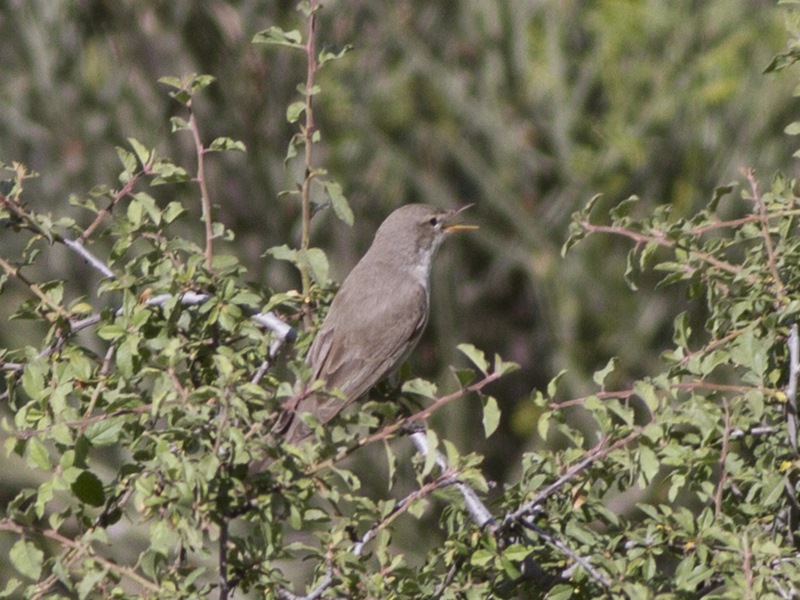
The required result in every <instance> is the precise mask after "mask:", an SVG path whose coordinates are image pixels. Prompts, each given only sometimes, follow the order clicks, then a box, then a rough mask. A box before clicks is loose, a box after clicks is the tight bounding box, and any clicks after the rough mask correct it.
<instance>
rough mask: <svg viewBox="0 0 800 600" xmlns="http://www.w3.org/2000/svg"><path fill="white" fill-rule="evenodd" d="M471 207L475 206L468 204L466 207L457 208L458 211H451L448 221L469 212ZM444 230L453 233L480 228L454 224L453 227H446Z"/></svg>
mask: <svg viewBox="0 0 800 600" xmlns="http://www.w3.org/2000/svg"><path fill="white" fill-rule="evenodd" d="M470 206H474V204H467V205H466V206H462V207H461V208H457V209H455V210H453V211H451V213H450V214H449V215H447V219H448V220H450V219H452V218H454V217H456V216H458V215H459V214H461V213H462V212H464V211H465V210H467V209H468V208H469V207H470ZM442 229H443V230H444V231H447V232H448V233H449V232H451V231H470V230H472V229H478V226H477V225H466V224H463V223H453V224H452V225H445V226H444V227H442Z"/></svg>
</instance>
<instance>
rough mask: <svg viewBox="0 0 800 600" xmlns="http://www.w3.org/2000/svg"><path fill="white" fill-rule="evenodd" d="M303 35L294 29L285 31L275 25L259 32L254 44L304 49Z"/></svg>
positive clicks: (254, 37) (254, 38)
mask: <svg viewBox="0 0 800 600" xmlns="http://www.w3.org/2000/svg"><path fill="white" fill-rule="evenodd" d="M302 41H303V36H302V34H301V33H300V32H299V31H297V30H296V29H293V30H292V31H284V30H283V29H281V28H280V27H278V26H276V25H273V26H272V27H270V28H268V29H265V30H263V31H259V32H258V33H257V34H255V36H253V43H254V44H269V45H276V46H288V47H290V48H298V49H301V50H302V49H303V44H302V43H301V42H302Z"/></svg>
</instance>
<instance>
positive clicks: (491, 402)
mask: <svg viewBox="0 0 800 600" xmlns="http://www.w3.org/2000/svg"><path fill="white" fill-rule="evenodd" d="M498 425H500V407H499V406H497V400H495V399H494V397H493V396H489V397H488V398H486V401H485V402H484V403H483V431H484V434H485V435H486V437H487V438H488V437H489V436H491V435H492V434H493V433H494V432H495V431H496V430H497V426H498Z"/></svg>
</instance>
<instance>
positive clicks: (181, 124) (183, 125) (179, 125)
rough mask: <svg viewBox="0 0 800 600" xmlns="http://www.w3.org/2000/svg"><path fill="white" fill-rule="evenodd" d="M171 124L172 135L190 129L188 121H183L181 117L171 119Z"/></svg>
mask: <svg viewBox="0 0 800 600" xmlns="http://www.w3.org/2000/svg"><path fill="white" fill-rule="evenodd" d="M169 122H170V124H171V125H172V133H175V132H176V131H185V130H186V129H189V122H188V121H186V119H181V118H180V117H170V119H169Z"/></svg>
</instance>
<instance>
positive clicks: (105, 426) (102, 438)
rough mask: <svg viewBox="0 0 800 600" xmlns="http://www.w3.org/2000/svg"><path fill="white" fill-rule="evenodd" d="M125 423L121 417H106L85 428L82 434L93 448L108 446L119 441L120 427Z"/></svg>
mask: <svg viewBox="0 0 800 600" xmlns="http://www.w3.org/2000/svg"><path fill="white" fill-rule="evenodd" d="M124 424H125V422H124V420H123V419H122V418H108V419H103V420H102V421H95V422H94V423H92V424H90V425H89V426H88V427H87V428H86V432H85V433H84V435H85V436H86V439H87V440H88V441H89V442H90V443H91V444H92V446H94V447H95V448H97V447H100V446H110V445H111V444H116V443H117V442H118V441H119V438H120V435H121V433H122V427H123V425H124Z"/></svg>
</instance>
